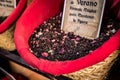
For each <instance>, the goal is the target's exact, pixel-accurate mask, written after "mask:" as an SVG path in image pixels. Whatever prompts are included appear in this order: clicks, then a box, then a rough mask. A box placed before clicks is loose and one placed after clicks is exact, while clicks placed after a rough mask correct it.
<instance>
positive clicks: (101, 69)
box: [64, 50, 120, 80]
mask: <svg viewBox="0 0 120 80" xmlns="http://www.w3.org/2000/svg"><path fill="white" fill-rule="evenodd" d="M119 52H120V51H119V50H116V51H115V52H113V53H112V54H111V55H110V56H109V57H107V58H106V59H105V60H104V61H102V62H99V63H97V64H95V65H93V66H90V67H88V68H85V69H82V70H80V71H76V72H73V73H70V74H64V76H67V77H69V78H71V79H73V80H104V79H105V78H106V76H107V74H108V72H109V70H110V69H111V66H112V65H113V63H114V62H115V61H116V59H117V56H118V53H119Z"/></svg>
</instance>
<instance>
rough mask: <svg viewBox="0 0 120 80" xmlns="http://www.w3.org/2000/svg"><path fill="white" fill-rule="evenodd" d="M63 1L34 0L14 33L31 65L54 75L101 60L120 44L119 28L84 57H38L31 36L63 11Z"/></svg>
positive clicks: (20, 50) (76, 69)
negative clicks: (50, 58) (58, 59)
mask: <svg viewBox="0 0 120 80" xmlns="http://www.w3.org/2000/svg"><path fill="white" fill-rule="evenodd" d="M116 1H119V0H116ZM63 2H64V1H63V0H33V2H32V3H31V5H30V6H29V7H28V8H27V9H26V10H25V12H24V13H23V15H22V16H21V18H20V19H19V21H18V22H17V26H16V29H15V34H14V40H15V44H16V48H17V50H18V52H19V54H20V55H21V57H22V58H23V59H24V60H25V61H26V62H27V63H28V64H30V65H31V66H33V67H35V68H37V69H39V70H41V71H43V72H46V73H50V74H53V75H60V74H67V73H71V72H74V71H78V70H80V69H83V68H85V67H88V66H91V65H93V64H96V63H98V62H101V61H103V60H104V59H105V58H106V57H108V56H109V55H110V54H111V53H112V52H114V51H115V50H117V49H118V48H119V46H120V29H119V30H118V31H117V33H116V34H115V35H113V36H112V37H111V38H110V39H109V40H108V41H106V42H105V43H104V44H103V45H102V46H100V47H99V48H97V49H96V50H94V51H93V52H92V53H89V54H88V55H87V56H84V57H82V58H79V59H76V60H72V61H69V60H68V61H49V60H44V59H38V58H36V57H35V56H34V55H33V54H32V53H31V52H30V51H29V45H28V40H29V37H30V35H31V34H32V33H33V31H34V29H35V28H36V27H38V25H40V24H42V23H43V21H45V20H46V19H48V18H49V17H51V16H54V15H55V14H57V13H58V12H60V11H61V8H62V6H63Z"/></svg>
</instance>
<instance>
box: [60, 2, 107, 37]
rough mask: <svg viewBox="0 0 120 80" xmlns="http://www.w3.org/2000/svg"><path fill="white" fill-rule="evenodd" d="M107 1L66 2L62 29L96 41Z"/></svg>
mask: <svg viewBox="0 0 120 80" xmlns="http://www.w3.org/2000/svg"><path fill="white" fill-rule="evenodd" d="M104 6H105V0H65V4H64V11H63V20H62V25H61V29H62V30H64V31H65V32H74V34H76V35H80V36H82V37H86V38H89V39H95V38H97V37H99V32H100V27H101V22H102V16H103V11H104Z"/></svg>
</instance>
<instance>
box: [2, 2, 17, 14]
mask: <svg viewBox="0 0 120 80" xmlns="http://www.w3.org/2000/svg"><path fill="white" fill-rule="evenodd" d="M15 7H16V0H0V16H9V15H10V14H11V13H12V12H13V10H14V8H15Z"/></svg>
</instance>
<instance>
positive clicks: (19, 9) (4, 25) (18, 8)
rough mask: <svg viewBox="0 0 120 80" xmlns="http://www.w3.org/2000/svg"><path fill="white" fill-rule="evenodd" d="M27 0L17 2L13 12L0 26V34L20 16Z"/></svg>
mask: <svg viewBox="0 0 120 80" xmlns="http://www.w3.org/2000/svg"><path fill="white" fill-rule="evenodd" d="M26 1H27V0H19V3H18V4H17V6H16V8H15V9H14V11H13V12H12V13H11V14H10V15H9V16H8V17H7V18H6V19H5V20H4V21H3V22H2V23H1V24H0V33H2V32H4V31H5V30H6V29H8V28H9V27H10V25H11V24H12V23H13V22H14V21H15V20H16V19H17V18H18V17H19V16H20V14H21V12H22V10H23V9H24V7H25V4H26Z"/></svg>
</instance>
